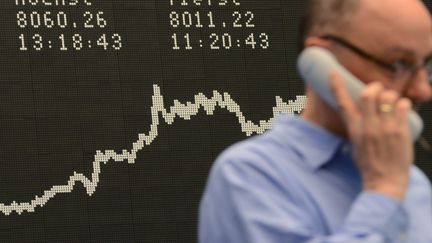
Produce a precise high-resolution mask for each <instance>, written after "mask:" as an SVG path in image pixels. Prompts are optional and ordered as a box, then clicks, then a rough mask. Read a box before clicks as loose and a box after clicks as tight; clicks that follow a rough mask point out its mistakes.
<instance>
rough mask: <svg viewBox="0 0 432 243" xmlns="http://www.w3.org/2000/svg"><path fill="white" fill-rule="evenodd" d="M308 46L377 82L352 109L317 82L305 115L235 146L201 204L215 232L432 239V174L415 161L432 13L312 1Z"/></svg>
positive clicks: (397, 2)
mask: <svg viewBox="0 0 432 243" xmlns="http://www.w3.org/2000/svg"><path fill="white" fill-rule="evenodd" d="M303 32H304V33H303V44H304V46H305V47H310V46H320V47H323V48H326V49H328V50H330V51H331V52H332V53H333V54H334V55H335V56H336V57H337V59H338V60H339V61H340V62H341V63H342V64H343V65H344V66H345V67H346V68H347V69H348V70H350V71H351V72H352V73H353V74H354V75H356V76H357V77H358V78H359V79H360V80H362V81H363V82H364V83H366V84H367V88H366V89H365V90H364V92H363V93H362V96H361V97H362V98H361V101H360V102H359V103H354V102H353V101H352V100H351V98H350V97H349V95H348V94H347V91H346V90H345V88H344V86H343V85H342V83H341V80H340V77H339V76H338V74H337V73H335V72H334V73H333V74H332V75H331V77H329V78H330V79H331V80H332V88H333V90H334V95H335V97H336V98H337V100H338V103H339V105H340V107H341V109H340V112H336V111H334V110H333V109H331V108H330V107H329V106H328V105H327V104H325V103H324V101H323V100H321V99H320V98H319V97H318V96H317V95H316V93H315V92H314V91H313V90H311V89H310V88H307V90H306V92H307V96H308V105H307V107H306V109H305V111H304V112H303V113H302V116H301V118H299V117H288V116H282V117H281V118H280V119H279V121H278V122H277V123H276V124H275V126H274V127H273V129H271V130H270V131H269V132H267V133H266V134H264V135H261V136H257V137H254V138H251V139H249V140H247V141H245V142H242V143H239V144H237V145H235V146H233V147H232V148H230V149H228V150H227V151H225V152H224V153H223V154H222V155H221V156H220V157H219V158H218V160H217V161H216V163H215V165H214V167H213V168H212V172H211V174H210V177H209V181H208V185H207V188H206V191H205V194H204V196H203V199H202V202H201V208H200V222H199V239H200V242H203V243H204V242H205V243H211V242H214V243H221V242H223V243H228V242H235V243H241V242H247V243H254V242H258V243H273V242H341V243H342V242H343V243H355V242H412V243H423V242H425V243H426V242H432V196H431V186H430V182H429V181H428V179H427V178H426V176H425V175H424V174H423V173H422V172H421V171H420V170H419V169H418V168H417V167H415V166H414V165H413V161H414V155H413V154H414V152H413V144H412V141H411V137H410V136H411V135H410V129H409V125H408V121H407V114H408V112H409V110H410V109H411V106H412V104H413V105H414V106H417V105H418V104H420V103H423V102H426V101H429V100H430V99H431V96H432V94H431V93H432V89H431V84H430V82H429V75H430V72H431V70H430V67H428V66H426V64H427V61H428V57H429V56H430V55H431V53H432V23H431V17H430V15H429V13H428V11H427V9H426V8H425V7H424V5H423V4H422V2H421V1H417V0H314V1H310V3H309V5H308V7H307V11H306V17H305V25H304V29H303Z"/></svg>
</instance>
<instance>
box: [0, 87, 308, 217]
mask: <svg viewBox="0 0 432 243" xmlns="http://www.w3.org/2000/svg"><path fill="white" fill-rule="evenodd" d="M153 92H154V93H153V96H152V101H153V106H152V107H151V116H152V124H151V125H150V131H149V133H148V134H144V133H140V134H138V141H136V142H134V143H133V146H132V150H130V151H128V150H126V149H124V150H123V151H122V153H120V154H118V153H116V152H115V151H114V150H105V151H104V152H102V151H100V150H97V151H96V154H95V157H94V161H93V172H92V174H91V179H89V178H87V177H86V176H84V175H83V174H81V173H77V172H74V173H73V175H72V176H70V177H69V180H68V182H67V184H65V185H54V186H53V187H51V189H49V190H45V191H44V193H43V195H42V196H37V195H36V196H35V198H34V199H33V200H31V201H30V202H20V203H17V202H16V201H13V202H12V203H11V204H9V205H6V204H4V203H0V211H1V212H2V213H3V214H5V215H10V214H11V213H12V212H16V213H18V214H21V213H23V212H24V211H27V212H34V211H35V209H36V207H38V206H40V207H43V206H44V205H45V204H46V203H47V202H48V201H49V200H50V199H52V198H54V197H55V196H56V195H57V194H59V193H71V192H72V191H73V188H74V186H75V184H76V182H81V183H82V184H83V186H84V188H85V189H86V192H87V194H88V195H89V196H91V195H92V194H93V193H94V192H95V191H96V188H97V186H98V183H99V175H100V173H101V165H102V164H107V163H108V162H110V161H112V162H124V161H127V162H128V163H129V164H134V163H135V159H136V157H137V153H138V151H140V150H142V149H143V148H144V146H146V145H147V146H148V145H150V144H151V143H152V142H153V141H154V139H155V138H156V137H157V136H158V126H159V124H160V123H159V122H160V120H159V118H160V115H162V117H163V119H164V120H165V122H166V123H167V124H169V125H171V124H172V123H173V122H174V118H175V117H177V116H178V117H180V118H182V119H184V120H190V119H191V117H192V116H194V115H197V114H198V113H199V110H200V108H201V107H202V108H203V109H204V111H205V112H206V114H207V115H209V116H211V115H213V112H214V110H215V109H216V107H219V108H221V109H226V110H228V111H229V112H230V113H234V114H235V115H236V116H237V118H238V121H239V123H240V125H241V129H242V132H244V133H246V135H247V136H251V135H252V134H254V133H257V134H260V133H263V132H264V131H265V130H267V129H269V128H270V127H271V124H272V123H273V121H274V119H275V117H276V115H277V114H279V113H281V112H283V113H288V114H294V113H299V112H300V111H302V110H303V108H304V106H305V103H306V97H305V96H297V99H296V100H295V101H289V102H288V103H285V102H283V101H282V98H281V97H279V96H277V97H276V106H275V107H273V117H272V118H270V119H269V120H261V121H260V122H259V124H254V123H253V122H252V121H248V120H246V118H245V116H244V115H243V113H242V112H241V110H240V106H239V105H238V104H237V103H236V102H235V101H234V100H233V99H231V96H230V94H228V93H223V94H220V93H219V92H218V91H213V97H211V98H207V97H206V96H205V95H204V94H202V93H199V94H197V95H195V97H194V98H195V100H194V103H191V102H187V103H186V104H182V103H180V102H179V101H178V100H174V105H173V106H171V107H170V108H169V111H167V109H165V106H164V102H163V96H162V95H161V92H160V88H159V86H157V85H153Z"/></svg>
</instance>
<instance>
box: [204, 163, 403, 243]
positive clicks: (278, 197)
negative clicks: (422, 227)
mask: <svg viewBox="0 0 432 243" xmlns="http://www.w3.org/2000/svg"><path fill="white" fill-rule="evenodd" d="M289 188H295V189H296V185H295V184H294V185H291V186H290V187H289ZM297 189H298V188H297ZM313 215H314V214H313V213H311V212H310V209H308V208H306V207H305V206H304V205H303V203H302V201H301V199H299V198H298V197H297V196H296V194H295V192H293V191H287V190H286V185H282V184H280V180H278V175H277V173H274V174H273V173H272V172H269V171H267V170H262V168H260V167H259V166H254V165H251V164H248V163H224V164H223V165H222V166H219V167H218V168H216V169H215V170H214V171H213V173H212V175H211V177H210V179H209V183H208V185H207V189H206V192H205V196H204V197H203V201H202V204H201V215H200V225H199V231H200V232H199V233H200V235H199V238H200V242H201V243H213V242H214V243H216V242H233V243H234V242H235V243H241V242H247V243H262V242H266V243H279V242H296V243H297V242H310V243H347V242H350V243H364V242H368V243H387V242H388V243H390V242H391V243H396V242H404V239H405V238H406V237H405V232H406V230H407V228H408V216H407V212H406V210H405V209H404V207H403V205H402V204H401V203H400V202H398V201H397V200H394V199H392V198H389V197H386V196H384V195H381V194H378V193H374V192H363V193H361V194H360V195H359V196H358V197H357V199H356V200H355V201H354V203H353V204H352V207H351V209H350V211H349V214H348V216H347V218H346V220H345V223H344V225H343V227H341V229H340V231H339V232H336V233H335V234H333V235H323V234H322V233H320V232H319V231H318V230H316V229H317V227H316V225H317V224H320V223H322V222H321V220H322V219H320V218H318V217H315V216H313Z"/></svg>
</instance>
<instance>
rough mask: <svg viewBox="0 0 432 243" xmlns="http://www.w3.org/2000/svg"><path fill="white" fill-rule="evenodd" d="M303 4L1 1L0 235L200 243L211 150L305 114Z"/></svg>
mask: <svg viewBox="0 0 432 243" xmlns="http://www.w3.org/2000/svg"><path fill="white" fill-rule="evenodd" d="M427 4H428V5H430V6H432V5H431V4H430V2H428V3H427ZM303 5H304V1H301V0H295V1H283V0H265V1H264V0H261V1H258V0H104V1H102V0H2V1H1V2H0V30H1V32H0V92H1V93H0V239H1V241H2V242H196V240H197V237H196V235H197V216H198V206H199V200H200V199H201V195H202V192H203V189H204V186H205V182H206V179H207V175H208V172H209V169H210V167H211V165H212V163H213V161H214V159H215V158H216V156H217V155H218V154H219V153H220V152H221V151H222V150H223V149H225V148H226V147H228V146H229V145H231V144H233V143H235V142H237V141H240V140H242V139H245V138H247V137H250V136H253V135H256V134H260V133H263V132H264V131H265V130H266V129H268V128H270V127H271V124H272V121H273V119H274V118H275V116H277V114H278V113H280V112H285V113H292V114H298V113H299V112H301V110H302V109H303V108H304V104H305V97H304V96H303V93H304V91H303V90H304V85H303V82H302V81H301V79H300V78H299V77H298V74H297V72H296V55H297V46H298V41H297V39H298V35H297V30H298V24H299V17H300V16H301V14H302V10H303V8H304V6H303ZM420 113H421V115H422V117H423V119H424V121H425V125H426V129H425V133H424V137H425V138H426V139H427V140H429V141H432V119H431V117H432V106H431V105H430V104H427V105H425V106H424V107H423V109H422V111H421V112H420ZM431 162H432V161H431V154H430V153H428V152H426V151H423V150H421V149H418V151H417V164H418V165H419V166H420V167H421V168H422V169H423V171H425V172H426V173H427V174H428V175H429V176H432V173H431V171H432V166H431Z"/></svg>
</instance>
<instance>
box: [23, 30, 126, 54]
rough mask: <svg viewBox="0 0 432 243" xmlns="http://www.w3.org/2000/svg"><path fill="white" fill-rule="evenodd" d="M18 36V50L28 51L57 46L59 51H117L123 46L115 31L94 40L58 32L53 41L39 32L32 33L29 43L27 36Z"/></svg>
mask: <svg viewBox="0 0 432 243" xmlns="http://www.w3.org/2000/svg"><path fill="white" fill-rule="evenodd" d="M18 38H19V40H20V48H19V49H20V51H28V50H29V48H32V47H33V49H34V50H35V51H42V50H43V49H53V48H56V47H57V46H58V47H59V50H60V51H68V50H70V49H72V50H76V51H81V50H83V49H92V48H98V49H103V50H110V49H111V50H115V51H119V50H120V49H121V48H122V47H123V44H122V38H121V36H120V35H119V34H117V33H116V34H113V35H112V36H108V35H107V34H102V35H101V36H100V37H99V38H97V39H95V40H92V39H85V38H84V37H83V36H82V35H80V34H74V35H73V36H72V37H69V38H68V37H67V36H66V35H65V34H60V35H59V36H58V40H57V39H56V40H55V41H53V40H48V39H44V38H43V37H42V36H41V35H40V34H34V35H33V36H32V37H31V43H30V44H29V45H28V44H27V37H26V36H25V35H24V34H21V35H19V37H18ZM55 44H56V45H55Z"/></svg>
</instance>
